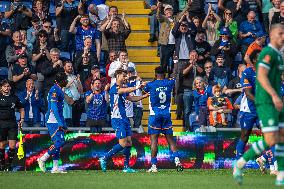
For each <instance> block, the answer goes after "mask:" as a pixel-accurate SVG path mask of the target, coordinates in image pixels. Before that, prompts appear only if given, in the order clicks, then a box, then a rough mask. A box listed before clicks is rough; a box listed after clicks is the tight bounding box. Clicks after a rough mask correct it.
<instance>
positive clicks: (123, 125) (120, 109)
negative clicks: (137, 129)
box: [99, 69, 149, 173]
mask: <svg viewBox="0 0 284 189" xmlns="http://www.w3.org/2000/svg"><path fill="white" fill-rule="evenodd" d="M114 75H115V78H116V83H115V84H114V85H113V86H112V87H111V89H110V91H109V95H110V106H111V125H112V128H113V129H114V130H115V134H116V137H117V138H118V144H116V145H115V146H113V148H112V149H111V150H110V151H109V152H107V154H106V155H105V156H103V157H101V158H100V159H99V161H100V166H101V169H102V171H106V168H107V166H106V165H107V160H108V159H110V158H111V157H112V156H114V155H115V154H116V153H118V152H120V151H122V150H123V154H124V155H125V160H124V168H123V172H125V173H133V172H135V171H134V170H133V169H131V168H130V167H129V159H130V150H131V146H132V141H131V135H132V132H131V126H130V121H129V119H128V118H127V116H126V111H125V100H129V101H132V102H136V101H139V100H142V99H143V98H146V97H148V96H149V95H148V94H145V95H143V96H129V95H128V94H129V93H132V92H134V91H136V90H137V89H140V88H143V87H144V86H145V83H142V84H141V85H139V86H136V87H126V83H127V72H126V71H125V70H122V69H119V70H117V71H116V72H115V74H114Z"/></svg>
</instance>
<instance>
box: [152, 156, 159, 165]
mask: <svg viewBox="0 0 284 189" xmlns="http://www.w3.org/2000/svg"><path fill="white" fill-rule="evenodd" d="M157 162H158V160H157V157H151V164H152V165H157Z"/></svg>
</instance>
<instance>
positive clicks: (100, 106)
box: [85, 79, 109, 133]
mask: <svg viewBox="0 0 284 189" xmlns="http://www.w3.org/2000/svg"><path fill="white" fill-rule="evenodd" d="M108 90H109V85H106V86H105V88H104V90H102V84H101V81H100V79H95V80H93V81H92V83H91V90H89V91H87V92H86V93H85V97H86V103H87V104H88V108H87V111H86V113H87V122H86V127H90V131H91V133H100V132H102V127H105V126H107V121H106V118H107V103H108V102H109V94H108Z"/></svg>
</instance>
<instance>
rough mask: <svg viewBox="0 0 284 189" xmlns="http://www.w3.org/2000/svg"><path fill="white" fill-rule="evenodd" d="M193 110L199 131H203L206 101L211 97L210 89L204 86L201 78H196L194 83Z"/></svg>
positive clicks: (206, 112) (206, 109)
mask: <svg viewBox="0 0 284 189" xmlns="http://www.w3.org/2000/svg"><path fill="white" fill-rule="evenodd" d="M193 85H194V91H193V96H194V110H195V113H196V114H197V120H198V123H199V126H200V130H201V131H203V130H204V126H207V117H208V107H207V100H208V98H209V97H210V96H212V87H211V86H205V83H204V81H203V79H202V77H199V76H197V77H196V78H195V79H194V81H193Z"/></svg>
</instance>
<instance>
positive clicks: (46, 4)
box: [33, 0, 59, 13]
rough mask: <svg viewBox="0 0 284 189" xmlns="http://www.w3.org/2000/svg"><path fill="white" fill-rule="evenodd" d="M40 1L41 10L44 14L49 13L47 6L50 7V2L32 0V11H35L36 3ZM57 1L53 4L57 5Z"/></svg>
mask: <svg viewBox="0 0 284 189" xmlns="http://www.w3.org/2000/svg"><path fill="white" fill-rule="evenodd" d="M38 1H41V3H42V10H43V11H44V12H48V13H49V6H50V0H33V9H34V10H35V9H37V6H38V5H37V2H38ZM58 1H59V0H55V3H57V2H58Z"/></svg>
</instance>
